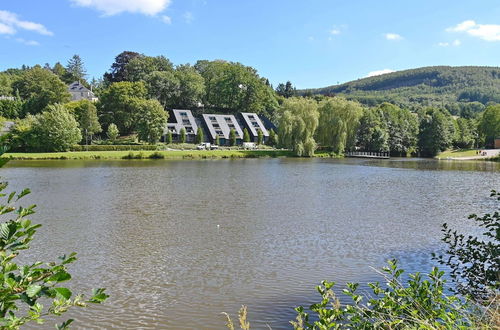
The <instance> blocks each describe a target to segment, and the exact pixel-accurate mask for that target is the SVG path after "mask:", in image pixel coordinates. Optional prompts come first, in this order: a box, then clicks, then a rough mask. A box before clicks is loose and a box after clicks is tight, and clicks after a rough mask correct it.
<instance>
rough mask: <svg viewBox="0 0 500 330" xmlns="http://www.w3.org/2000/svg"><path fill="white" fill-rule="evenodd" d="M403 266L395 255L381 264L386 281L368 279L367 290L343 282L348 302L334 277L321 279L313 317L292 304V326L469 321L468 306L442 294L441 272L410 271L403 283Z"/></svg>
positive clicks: (425, 325)
mask: <svg viewBox="0 0 500 330" xmlns="http://www.w3.org/2000/svg"><path fill="white" fill-rule="evenodd" d="M403 272H404V270H403V269H401V268H399V267H398V265H397V261H396V260H391V261H389V265H388V266H387V267H384V268H383V274H384V277H385V278H386V280H387V283H386V286H385V288H383V287H381V285H380V283H378V282H376V283H369V284H368V285H369V286H370V288H371V291H372V292H371V294H370V295H362V294H358V292H357V290H358V286H359V284H358V283H347V288H346V289H344V290H343V294H344V295H346V296H349V297H350V299H351V300H352V303H350V304H347V305H342V304H341V303H340V301H339V299H338V298H337V297H336V295H335V294H334V292H333V286H334V284H335V283H334V282H327V281H323V282H322V284H321V285H320V286H318V287H317V290H318V292H319V293H320V295H321V298H322V300H321V302H319V303H316V304H313V305H311V307H310V308H309V309H310V311H311V312H313V313H314V319H315V321H311V318H310V315H309V314H308V313H306V311H305V309H304V307H301V306H300V307H297V308H296V309H295V310H296V311H297V318H296V321H292V322H291V323H292V325H293V326H294V329H296V330H304V329H315V330H316V329H318V330H319V329H417V328H419V329H466V328H469V327H470V326H471V324H472V322H473V321H472V320H471V319H470V318H469V316H470V315H471V314H469V313H468V312H467V310H468V309H469V306H468V305H467V303H466V302H463V301H461V300H460V299H459V298H458V297H457V296H448V295H446V294H444V291H445V287H444V285H445V283H446V281H445V280H444V279H443V276H444V272H443V271H439V270H438V269H437V268H433V269H432V271H431V272H430V274H428V275H426V276H422V274H420V273H415V274H410V275H409V279H408V280H407V281H406V285H403V283H402V279H401V276H402V274H403Z"/></svg>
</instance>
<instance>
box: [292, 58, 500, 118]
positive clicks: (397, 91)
mask: <svg viewBox="0 0 500 330" xmlns="http://www.w3.org/2000/svg"><path fill="white" fill-rule="evenodd" d="M298 92H299V94H301V95H308V94H323V95H342V96H345V97H346V98H348V99H354V100H357V101H359V102H361V103H363V104H366V105H376V104H379V103H381V102H391V103H394V104H397V105H400V106H404V107H409V108H415V107H421V106H446V107H447V108H448V109H449V110H450V111H451V112H452V113H453V112H458V111H460V109H461V108H463V107H464V106H467V103H470V102H480V103H482V104H487V103H488V102H497V103H500V67H477V66H463V67H450V66H434V67H423V68H418V69H412V70H404V71H397V72H393V73H388V74H383V75H380V76H374V77H368V78H363V79H358V80H355V81H351V82H348V83H344V84H341V85H335V86H329V87H324V88H317V89H305V90H300V91H298ZM476 106H479V107H481V105H479V104H477V103H476ZM477 110H479V109H477ZM477 110H475V111H477ZM475 111H474V112H475Z"/></svg>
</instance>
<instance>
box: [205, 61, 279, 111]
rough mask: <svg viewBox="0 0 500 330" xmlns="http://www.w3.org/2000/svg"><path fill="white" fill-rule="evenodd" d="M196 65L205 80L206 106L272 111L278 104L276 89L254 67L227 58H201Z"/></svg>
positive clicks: (231, 109)
mask: <svg viewBox="0 0 500 330" xmlns="http://www.w3.org/2000/svg"><path fill="white" fill-rule="evenodd" d="M195 68H196V70H197V71H198V72H199V73H200V74H201V76H202V77H203V79H204V80H205V95H204V97H203V104H204V106H205V107H206V108H212V109H217V110H219V111H221V112H226V113H229V112H256V113H262V114H269V113H272V112H273V111H274V109H276V107H277V106H278V102H277V100H276V97H275V94H274V91H273V90H272V88H271V87H270V86H268V85H267V84H266V80H265V79H263V78H261V77H260V76H259V75H258V74H257V71H256V70H255V69H254V68H251V67H247V66H244V65H242V64H240V63H233V62H226V61H198V62H197V63H196V65H195Z"/></svg>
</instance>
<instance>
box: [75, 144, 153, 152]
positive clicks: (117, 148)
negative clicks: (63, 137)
mask: <svg viewBox="0 0 500 330" xmlns="http://www.w3.org/2000/svg"><path fill="white" fill-rule="evenodd" d="M87 148H88V149H87ZM157 149H158V147H157V146H155V145H136V144H132V145H125V144H123V145H122V144H116V145H107V144H92V145H89V146H81V145H74V146H71V148H70V150H71V151H87V150H88V151H127V150H133V151H140V150H157Z"/></svg>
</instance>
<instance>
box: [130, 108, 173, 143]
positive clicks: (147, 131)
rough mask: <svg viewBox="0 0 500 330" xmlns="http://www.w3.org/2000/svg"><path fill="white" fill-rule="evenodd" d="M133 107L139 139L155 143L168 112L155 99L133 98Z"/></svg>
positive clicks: (159, 136)
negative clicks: (134, 108)
mask: <svg viewBox="0 0 500 330" xmlns="http://www.w3.org/2000/svg"><path fill="white" fill-rule="evenodd" d="M132 103H133V105H132V106H133V107H136V108H137V110H136V111H134V112H135V113H136V114H137V120H136V130H137V133H138V135H139V139H140V140H141V141H145V142H148V143H151V144H154V143H157V142H158V141H159V140H160V138H161V136H162V134H163V130H164V129H165V124H166V123H167V120H168V113H167V112H166V111H165V110H164V109H163V107H162V105H161V104H160V102H158V101H157V100H141V99H134V100H133V101H132Z"/></svg>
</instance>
